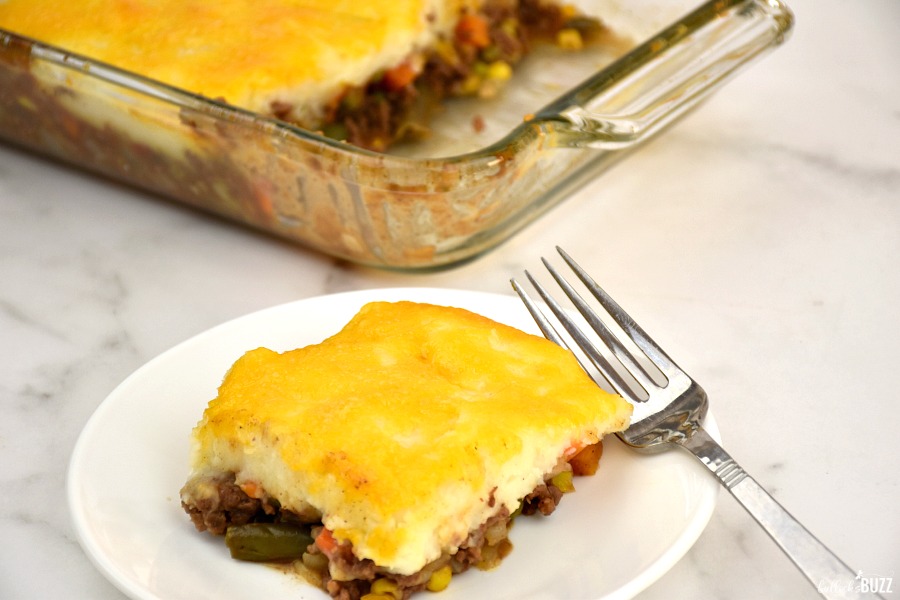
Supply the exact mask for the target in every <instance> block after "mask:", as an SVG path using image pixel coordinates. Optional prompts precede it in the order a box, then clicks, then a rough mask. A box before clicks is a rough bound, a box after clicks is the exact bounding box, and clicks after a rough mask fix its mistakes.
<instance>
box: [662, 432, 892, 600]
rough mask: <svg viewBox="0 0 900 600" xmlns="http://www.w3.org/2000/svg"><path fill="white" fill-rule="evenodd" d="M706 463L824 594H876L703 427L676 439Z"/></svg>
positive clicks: (858, 596) (842, 596) (829, 595)
mask: <svg viewBox="0 0 900 600" xmlns="http://www.w3.org/2000/svg"><path fill="white" fill-rule="evenodd" d="M677 443H678V444H679V445H680V446H683V447H684V448H686V449H687V450H689V451H690V452H691V453H692V454H693V455H694V456H696V457H697V458H699V459H700V461H701V462H702V463H703V464H704V465H706V466H707V467H708V468H709V470H710V471H712V472H713V474H714V475H715V476H716V478H717V479H718V480H719V482H720V483H721V484H722V485H723V486H725V488H726V489H727V490H728V491H729V492H731V495H732V496H734V497H735V498H736V499H737V501H738V502H740V503H741V505H742V506H743V507H744V508H745V509H747V512H749V513H750V515H751V516H753V518H754V519H756V521H757V522H758V523H759V524H760V525H762V528H763V529H765V530H766V533H768V534H769V536H771V538H772V539H773V540H775V543H776V544H778V546H779V547H780V548H781V549H782V550H783V551H784V553H785V554H787V555H788V557H789V558H790V559H791V561H793V563H794V564H795V565H796V566H797V567H798V568H799V569H800V571H802V572H803V574H804V575H805V576H806V578H807V579H809V581H810V583H812V584H813V585H814V586H816V590H817V591H818V592H819V593H820V594H821V595H822V596H824V597H825V598H829V599H832V598H834V599H846V598H869V599H871V598H879V597H880V596H878V595H877V594H875V593H865V592H863V591H862V589H861V585H860V583H861V582H858V581H857V574H856V573H854V572H853V570H852V569H850V567H848V566H847V565H846V564H844V562H843V561H841V560H840V559H839V558H838V557H837V556H835V555H834V553H832V552H831V551H830V550H829V549H828V548H826V547H825V545H824V544H822V542H820V541H819V540H818V539H816V537H815V536H813V534H811V533H810V532H809V531H808V530H807V529H806V528H805V527H803V525H801V524H800V522H799V521H797V520H796V519H795V518H794V517H792V516H791V514H790V513H789V512H788V511H786V510H785V509H784V507H782V506H781V505H780V504H779V503H778V502H777V501H776V500H775V499H774V498H773V497H772V496H771V495H770V494H769V493H768V492H767V491H766V490H765V489H763V487H762V486H761V485H759V483H757V482H756V480H754V479H753V478H752V477H750V476H749V475H748V474H747V473H746V472H745V471H744V469H742V468H741V466H740V465H738V464H737V462H735V460H734V459H733V458H731V456H730V455H729V454H728V453H727V452H726V451H725V449H724V448H722V447H721V446H720V445H719V444H718V442H716V441H715V440H714V439H713V438H712V437H711V436H710V435H709V434H708V433H707V432H706V430H705V429H703V428H702V427H701V428H698V429H697V430H696V431H695V432H694V434H693V435H691V436H690V437H686V438H682V439H680V440H678V442H677Z"/></svg>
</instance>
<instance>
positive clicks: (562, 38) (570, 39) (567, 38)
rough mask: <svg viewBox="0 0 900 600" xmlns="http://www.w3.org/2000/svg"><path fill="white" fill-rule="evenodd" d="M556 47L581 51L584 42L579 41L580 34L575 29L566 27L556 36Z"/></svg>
mask: <svg viewBox="0 0 900 600" xmlns="http://www.w3.org/2000/svg"><path fill="white" fill-rule="evenodd" d="M556 45H557V46H559V47H560V48H562V49H563V50H581V49H582V48H583V47H584V40H583V39H581V33H580V32H579V31H578V30H577V29H573V28H571V27H567V28H565V29H560V30H559V33H557V34H556Z"/></svg>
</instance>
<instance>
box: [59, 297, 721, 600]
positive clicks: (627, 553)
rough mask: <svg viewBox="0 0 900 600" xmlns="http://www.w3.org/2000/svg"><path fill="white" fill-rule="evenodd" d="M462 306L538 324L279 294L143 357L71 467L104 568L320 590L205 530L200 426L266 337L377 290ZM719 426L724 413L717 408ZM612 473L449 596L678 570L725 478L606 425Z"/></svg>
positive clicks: (575, 588) (302, 341)
mask: <svg viewBox="0 0 900 600" xmlns="http://www.w3.org/2000/svg"><path fill="white" fill-rule="evenodd" d="M400 299H409V300H417V301H422V302H431V303H434V304H446V305H453V306H461V307H464V308H468V309H470V310H473V311H476V312H479V313H481V314H483V315H485V316H488V317H491V318H493V319H495V320H497V321H502V322H505V323H508V324H510V325H513V326H516V327H519V328H521V329H525V330H528V331H532V332H537V330H536V328H535V327H534V325H533V323H532V322H531V320H530V317H529V316H528V314H527V313H526V311H525V310H524V308H523V307H522V305H521V303H520V302H519V300H518V299H517V298H515V297H512V296H501V295H494V294H485V293H479V292H467V291H454V290H439V289H420V288H415V289H386V290H371V291H361V292H350V293H345V294H336V295H331V296H322V297H317V298H311V299H308V300H301V301H298V302H293V303H290V304H286V305H282V306H277V307H274V308H270V309H267V310H263V311H260V312H257V313H253V314H250V315H247V316H245V317H242V318H239V319H236V320H234V321H230V322H228V323H225V324H223V325H220V326H218V327H215V328H213V329H211V330H209V331H207V332H205V333H202V334H200V335H198V336H196V337H194V338H192V339H190V340H188V341H186V342H184V343H182V344H179V345H178V346H176V347H175V348H172V349H171V350H169V351H167V352H165V353H164V354H162V355H160V356H159V357H157V358H155V359H154V360H152V361H150V362H149V363H147V364H146V365H145V366H143V367H141V368H140V369H138V370H137V371H136V372H135V373H134V374H132V375H131V376H130V377H128V379H126V380H125V381H124V382H123V383H122V384H121V385H119V386H118V387H117V388H116V389H115V390H114V391H113V392H112V394H110V395H109V397H108V398H106V400H105V401H104V402H103V403H102V404H101V405H100V407H99V408H98V409H97V411H96V413H94V415H93V416H92V417H91V419H90V420H89V422H88V423H87V425H86V426H85V428H84V431H83V432H82V434H81V436H80V438H79V440H78V443H77V445H76V447H75V451H74V454H73V456H72V460H71V464H70V467H69V481H68V496H69V506H70V510H71V513H72V519H73V523H74V526H75V530H76V532H77V535H78V537H79V539H80V541H81V544H82V546H83V547H84V549H85V551H86V552H87V554H88V556H90V558H91V559H92V560H93V561H94V563H95V565H96V566H97V567H98V568H99V570H100V571H101V572H102V573H103V574H104V575H105V576H106V577H108V578H109V579H110V581H112V582H113V584H115V585H116V586H117V587H118V588H119V589H121V590H122V591H123V592H124V593H125V594H127V595H128V596H130V597H132V598H139V599H142V600H143V599H154V600H157V599H158V600H163V599H165V600H178V599H182V598H183V599H186V600H201V599H204V598H209V599H216V600H239V599H247V600H251V599H252V600H258V599H259V598H292V599H296V600H322V599H325V598H327V596H326V595H325V594H324V593H323V592H321V591H319V590H317V589H314V588H312V587H310V586H309V585H308V584H306V583H304V582H303V581H301V580H300V579H298V578H294V577H292V576H290V575H286V574H284V573H282V572H280V571H277V570H276V569H273V568H270V567H267V566H264V565H258V564H251V563H242V562H238V561H234V560H232V559H231V558H230V557H229V555H228V551H227V549H226V548H225V544H224V543H223V541H222V539H221V538H214V537H213V536H210V535H208V534H200V533H198V532H196V531H195V530H194V528H193V526H192V525H191V523H190V520H189V519H188V518H187V516H186V515H185V513H184V512H183V511H182V509H181V506H180V502H179V498H178V492H179V489H180V488H181V486H182V484H183V483H184V481H185V479H186V477H187V473H188V466H187V461H188V436H189V434H190V431H191V428H192V427H193V426H194V424H195V423H196V422H197V421H198V420H199V418H200V415H201V413H202V411H203V409H204V408H205V406H206V403H207V402H208V401H209V400H210V399H212V398H213V397H214V396H215V394H216V388H217V387H218V385H219V383H220V382H221V380H222V377H223V375H224V374H225V372H226V370H227V369H228V367H229V366H230V365H231V364H232V363H233V362H234V361H235V360H236V359H237V358H238V357H239V356H240V355H241V354H243V353H244V352H245V351H247V350H249V349H252V348H256V347H258V346H266V347H269V348H272V349H275V350H288V349H291V348H295V347H299V346H304V345H307V344H310V343H315V342H318V341H321V340H322V339H324V338H325V337H327V336H329V335H332V334H333V333H336V332H337V331H338V330H339V329H340V328H341V327H342V326H343V325H344V323H346V322H347V321H348V320H350V318H351V317H352V316H353V314H355V312H356V311H357V310H358V308H359V307H360V306H362V305H363V304H364V303H365V302H368V301H371V300H400ZM707 426H708V428H710V429H712V430H713V434H714V435H717V432H715V429H714V428H715V424H714V423H713V422H712V421H711V419H708V420H707ZM604 450H605V451H604V455H603V459H602V460H601V463H600V470H599V471H598V473H597V475H595V476H594V477H586V478H579V479H577V480H576V486H577V492H576V493H574V494H571V495H569V496H566V497H565V499H564V500H563V502H562V504H561V505H560V507H559V509H558V510H557V511H556V512H555V513H554V514H553V515H552V516H551V517H549V518H539V517H531V518H522V519H518V520H517V521H516V525H515V527H514V528H513V530H512V535H511V539H512V541H513V544H514V550H513V552H512V554H511V555H510V556H509V557H507V558H506V559H505V560H504V562H503V563H502V564H501V565H500V567H499V568H497V569H495V570H492V571H488V572H481V571H477V570H473V571H470V572H467V573H465V574H463V575H460V576H459V577H456V578H455V579H454V581H453V583H452V585H451V586H450V587H449V588H448V589H447V590H446V591H445V592H442V593H441V595H440V597H441V600H458V599H461V598H465V599H490V600H503V599H509V600H513V599H515V600H522V599H525V598H527V599H539V598H546V599H551V598H552V599H565V600H581V599H584V600H588V599H600V598H603V599H611V598H629V597H632V596H634V595H635V594H637V593H638V592H640V591H641V590H643V589H645V588H646V587H647V586H649V585H650V584H651V583H653V582H654V581H655V580H656V579H657V578H659V577H660V576H661V575H662V574H663V573H665V572H666V571H667V570H668V569H669V568H671V567H672V565H674V564H675V563H676V562H677V561H678V560H679V559H680V558H681V557H682V556H683V555H684V554H685V553H686V552H687V551H688V549H689V548H690V547H691V546H692V545H693V543H694V542H695V541H696V539H697V538H698V537H699V535H700V533H701V532H702V531H703V529H704V527H705V526H706V524H707V522H708V520H709V517H710V515H711V514H712V511H713V508H714V506H715V502H716V496H717V493H718V485H717V484H716V482H715V480H714V479H713V477H712V475H711V474H710V473H708V472H707V471H706V469H704V468H703V467H702V466H700V465H699V463H696V461H695V460H694V459H693V458H692V457H691V456H689V455H688V454H687V453H685V452H681V451H675V452H667V453H663V454H659V455H654V456H645V455H639V454H636V453H634V452H633V451H631V450H629V449H627V448H626V447H625V446H624V445H622V444H621V443H620V442H619V441H618V439H615V438H614V437H610V438H608V439H607V441H606V443H605V447H604Z"/></svg>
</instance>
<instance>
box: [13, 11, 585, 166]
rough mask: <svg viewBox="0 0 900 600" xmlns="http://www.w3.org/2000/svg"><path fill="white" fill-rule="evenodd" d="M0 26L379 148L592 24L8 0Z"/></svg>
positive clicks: (561, 17)
mask: <svg viewBox="0 0 900 600" xmlns="http://www.w3.org/2000/svg"><path fill="white" fill-rule="evenodd" d="M0 27H2V28H7V29H9V30H10V31H13V32H16V33H19V34H21V35H26V36H29V37H32V38H34V39H36V40H39V41H41V42H45V43H49V44H52V45H55V46H58V47H60V48H62V49H64V50H66V51H69V52H74V53H77V54H81V55H83V56H86V57H88V58H92V59H95V60H100V61H103V62H105V63H108V64H110V65H112V66H115V67H119V68H121V69H124V70H126V71H130V72H133V73H136V74H139V75H143V76H145V77H149V78H150V79H153V80H156V81H159V82H162V83H165V84H169V85H172V86H175V87H177V88H180V89H183V90H186V91H189V92H192V93H195V94H199V95H202V96H205V97H207V98H212V99H218V100H222V101H225V102H227V103H229V104H233V105H235V106H239V107H241V108H245V109H247V110H250V111H253V112H255V113H258V114H262V115H269V116H274V117H277V118H280V119H283V120H286V121H289V122H292V123H294V124H297V125H300V126H301V127H304V128H307V129H310V130H313V131H321V132H323V133H325V134H326V135H328V136H329V137H332V138H335V139H339V140H346V141H349V142H351V143H353V144H355V145H359V146H363V147H367V148H370V149H375V150H383V149H385V148H387V147H388V146H389V145H390V144H392V143H393V142H395V141H398V140H401V139H409V138H410V137H416V136H419V135H421V134H422V133H423V132H424V131H425V130H426V128H427V122H428V115H429V114H430V113H431V112H432V111H433V109H434V108H435V107H437V106H438V105H439V104H440V101H441V100H443V99H444V98H446V97H448V96H461V95H476V96H478V95H480V96H491V95H493V94H494V93H496V90H497V89H498V87H500V86H501V85H502V84H503V82H504V81H506V80H507V79H509V77H510V75H511V72H512V67H513V66H514V65H516V64H517V63H518V62H519V61H520V60H521V59H522V58H523V57H524V56H525V55H526V54H528V52H529V50H530V49H531V47H532V46H533V45H534V44H535V43H536V42H539V41H549V42H551V43H555V44H557V45H560V46H562V47H566V48H580V47H581V46H582V44H583V43H584V42H585V40H586V39H588V38H591V37H595V36H596V35H597V33H598V32H599V31H601V29H602V27H601V25H600V24H599V22H598V21H597V20H595V19H589V18H587V17H583V16H579V15H578V14H577V13H576V11H575V9H573V8H571V7H569V6H561V5H558V4H556V3H554V2H552V0H369V1H367V2H356V1H355V0H278V1H275V2H262V3H258V2H250V1H248V0H221V1H219V2H214V3H209V2H200V1H198V0H187V1H185V0H155V1H152V2H150V1H147V0H133V1H129V2H119V1H115V0H78V1H74V2H66V3H58V2H53V1H52V0H5V1H4V2H0Z"/></svg>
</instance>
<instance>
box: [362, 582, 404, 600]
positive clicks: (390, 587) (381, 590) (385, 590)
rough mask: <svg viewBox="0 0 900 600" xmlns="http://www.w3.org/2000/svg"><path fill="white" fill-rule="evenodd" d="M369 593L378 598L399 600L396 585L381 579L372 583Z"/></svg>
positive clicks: (398, 591)
mask: <svg viewBox="0 0 900 600" xmlns="http://www.w3.org/2000/svg"><path fill="white" fill-rule="evenodd" d="M369 593H370V594H374V595H375V596H377V597H378V598H382V597H384V598H394V599H397V600H399V598H400V590H399V589H398V588H397V584H396V583H395V582H393V581H391V580H390V579H385V578H383V577H382V578H381V579H376V580H375V581H373V582H372V587H370V588H369Z"/></svg>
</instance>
